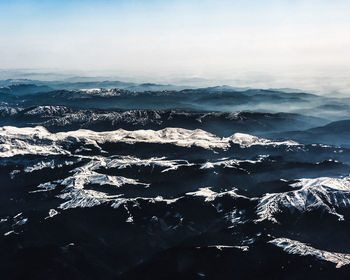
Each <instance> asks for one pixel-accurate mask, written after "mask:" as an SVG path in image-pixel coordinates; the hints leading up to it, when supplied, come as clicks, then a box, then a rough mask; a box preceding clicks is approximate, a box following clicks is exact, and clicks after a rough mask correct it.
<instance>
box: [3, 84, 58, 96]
mask: <svg viewBox="0 0 350 280" xmlns="http://www.w3.org/2000/svg"><path fill="white" fill-rule="evenodd" d="M52 90H53V89H52V88H50V87H48V86H44V85H39V86H38V85H35V84H13V85H10V86H3V87H0V94H10V95H29V94H36V93H41V92H49V91H52Z"/></svg>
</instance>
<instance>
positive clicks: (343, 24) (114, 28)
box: [0, 0, 350, 94]
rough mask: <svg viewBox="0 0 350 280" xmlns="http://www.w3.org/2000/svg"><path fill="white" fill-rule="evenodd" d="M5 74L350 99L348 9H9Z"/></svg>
mask: <svg viewBox="0 0 350 280" xmlns="http://www.w3.org/2000/svg"><path fill="white" fill-rule="evenodd" d="M0 13H1V16H0V26H1V28H0V68H2V69H34V70H36V71H39V70H40V71H43V70H45V71H46V70H50V71H61V72H65V71H66V72H72V73H73V72H80V73H88V74H89V75H114V76H121V77H129V78H135V79H139V80H140V79H141V80H147V81H150V82H152V81H156V82H174V83H176V82H177V83H181V82H187V83H190V82H191V81H192V82H193V81H195V79H201V80H203V81H204V80H205V81H210V82H209V83H212V84H222V83H226V84H231V85H233V86H259V87H299V88H303V89H309V90H316V91H319V92H322V93H331V92H334V91H336V92H339V93H345V94H350V81H349V80H350V79H349V78H350V75H349V74H350V32H349V30H350V1H348V0H333V1H329V0H317V1H316V0H295V1H290V0H266V1H258V0H247V1H242V0H241V1H226V0H224V1H214V0H202V1H199V0H187V1H183V0H179V1H175V0H169V1H166V0H162V1H160V0H159V1H158V0H149V1H145V0H144V1H141V0H139V1H137V0H125V1H107V0H102V1H89V0H76V1H66V0H60V1H58V0H51V1H49V0H46V1H45V0H42V1H40V0H28V1H24V0H22V1H19V0H12V1H10V0H2V1H0Z"/></svg>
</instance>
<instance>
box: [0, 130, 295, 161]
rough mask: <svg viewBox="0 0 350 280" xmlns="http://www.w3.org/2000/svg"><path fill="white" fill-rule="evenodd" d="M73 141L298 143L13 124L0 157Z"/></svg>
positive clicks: (2, 136) (211, 145)
mask: <svg viewBox="0 0 350 280" xmlns="http://www.w3.org/2000/svg"><path fill="white" fill-rule="evenodd" d="M72 141H74V142H76V143H78V144H81V145H82V146H84V145H87V144H89V145H93V146H95V147H96V148H98V149H100V147H99V144H103V143H117V142H122V143H128V144H134V143H156V144H172V145H176V146H181V147H191V146H197V147H201V148H204V149H215V148H218V149H227V148H229V147H230V145H231V143H234V144H239V145H241V147H243V148H246V147H250V146H253V145H272V146H276V145H286V146H297V145H299V144H298V143H296V142H293V141H283V142H274V141H271V140H267V139H263V138H259V137H256V136H252V135H249V134H242V133H235V134H234V135H232V136H231V137H227V138H220V137H218V136H216V135H214V134H211V133H209V132H206V131H204V130H201V129H195V130H188V129H183V128H165V129H161V130H133V131H128V130H124V129H118V130H115V131H107V132H95V131H91V130H85V129H79V130H76V131H69V132H59V133H50V132H49V131H47V130H46V129H45V128H44V127H41V126H37V127H24V128H18V127H13V126H4V127H0V157H12V156H15V155H24V154H37V155H55V154H70V152H69V151H67V150H66V149H65V148H64V144H65V143H72Z"/></svg>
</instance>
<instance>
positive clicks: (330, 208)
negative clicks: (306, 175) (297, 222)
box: [257, 177, 350, 222]
mask: <svg viewBox="0 0 350 280" xmlns="http://www.w3.org/2000/svg"><path fill="white" fill-rule="evenodd" d="M291 186H292V187H295V188H297V187H299V189H296V190H293V191H289V192H284V193H272V194H266V195H265V196H263V197H262V198H261V199H260V202H259V204H258V207H257V214H258V216H259V221H261V220H265V219H267V220H270V221H273V222H277V220H276V218H275V215H276V214H277V213H280V212H282V211H284V210H288V211H290V212H293V211H296V210H297V211H300V212H309V211H313V210H315V209H321V210H323V211H325V212H328V213H330V214H333V215H335V216H337V217H338V219H339V220H343V219H344V217H343V216H342V215H340V214H339V213H337V212H336V210H337V208H338V209H339V208H345V207H350V177H345V178H331V177H320V178H316V179H300V180H299V181H298V182H297V183H295V184H292V185H291Z"/></svg>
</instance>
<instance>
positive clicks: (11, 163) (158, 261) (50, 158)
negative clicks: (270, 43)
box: [0, 77, 350, 279]
mask: <svg viewBox="0 0 350 280" xmlns="http://www.w3.org/2000/svg"><path fill="white" fill-rule="evenodd" d="M0 85H1V86H0V103H1V106H0V166H1V168H0V177H1V181H2V186H1V194H2V195H1V198H0V202H1V203H0V219H1V220H0V234H1V235H0V246H1V248H3V250H1V253H0V260H1V262H0V268H1V273H2V278H4V279H25V278H26V277H27V276H28V275H31V278H32V279H72V278H74V279H141V278H142V279H144V278H147V279H164V277H165V278H169V279H178V278H182V279H202V278H204V279H227V278H237V277H238V279H256V278H261V279H271V278H272V279H274V278H276V277H277V278H278V279H289V278H293V279H297V278H298V277H300V275H303V276H302V279H304V277H308V278H309V277H317V278H319V279H329V277H336V278H337V279H347V278H348V275H349V273H350V272H349V263H350V248H348V246H347V245H346V244H347V243H348V242H347V239H348V238H347V236H348V234H349V233H350V227H349V224H348V220H349V219H350V210H349V209H350V208H349V206H350V179H349V164H350V143H349V139H350V135H349V131H350V130H349V129H347V128H348V126H349V125H348V124H349V123H350V120H349V117H348V116H349V108H350V107H349V106H350V100H349V99H348V98H342V97H340V96H339V97H329V96H322V95H316V94H312V93H308V92H305V91H302V90H295V89H290V88H285V89H281V88H280V89H258V88H253V87H246V88H245V87H231V86H211V87H196V86H193V87H190V88H187V87H186V86H173V85H171V84H164V85H162V84H155V83H141V84H138V83H135V82H129V81H127V82H124V81H120V80H97V79H90V78H82V77H80V78H71V79H64V80H49V81H47V80H39V79H38V80H32V79H6V80H1V81H0Z"/></svg>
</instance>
